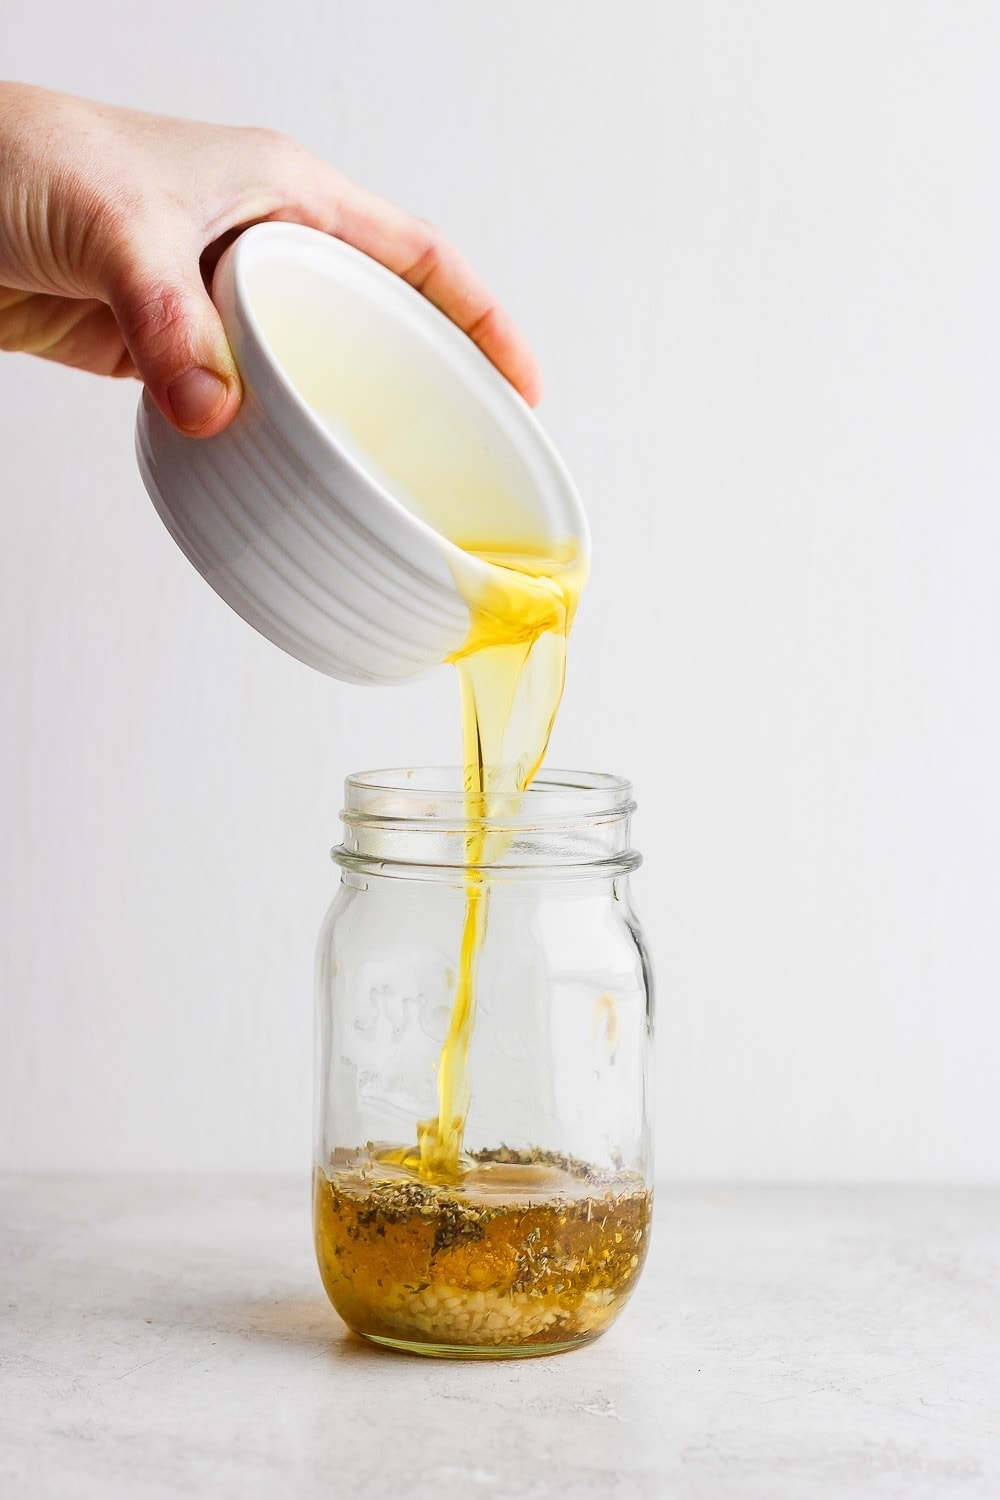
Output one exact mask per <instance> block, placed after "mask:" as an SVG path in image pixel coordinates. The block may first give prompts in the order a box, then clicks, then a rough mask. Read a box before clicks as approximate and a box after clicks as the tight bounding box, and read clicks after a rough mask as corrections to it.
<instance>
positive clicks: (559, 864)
mask: <svg viewBox="0 0 1000 1500" xmlns="http://www.w3.org/2000/svg"><path fill="white" fill-rule="evenodd" d="M344 791H345V797H344V808H343V811H342V813H341V818H342V820H343V824H344V841H343V843H342V844H340V845H339V846H338V847H337V848H336V849H334V850H333V851H332V853H333V858H334V859H335V860H336V862H337V863H338V864H339V865H341V866H342V867H343V868H345V869H350V870H356V871H359V872H361V873H365V874H382V875H397V876H405V877H409V878H414V877H415V878H423V879H435V878H440V879H447V880H454V879H455V878H456V877H460V876H462V875H468V874H469V873H470V871H475V872H480V873H481V874H482V875H483V876H489V877H490V878H491V879H499V880H503V879H517V878H523V877H524V876H526V875H530V876H531V877H532V878H536V877H544V876H548V875H551V876H555V877H558V878H560V879H567V878H574V877H590V878H594V877H596V876H616V875H624V874H627V873H628V871H630V870H634V869H635V868H636V867H637V865H638V864H639V863H640V857H639V855H638V854H636V852H635V851H634V850H633V849H632V848H631V847H630V842H629V840H630V822H631V815H632V812H633V811H634V809H635V803H634V802H633V800H632V787H631V784H630V783H629V782H628V781H624V780H622V779H621V778H620V777H617V776H605V775H599V774H596V773H591V772H575V771H549V770H545V771H543V772H542V773H541V774H540V775H539V776H538V777H536V779H535V780H534V781H533V782H532V784H531V786H530V787H529V788H528V789H527V791H525V792H520V793H516V794H510V793H487V794H486V795H478V794H470V793H467V792H466V791H465V789H464V786H463V779H462V772H461V770H459V769H457V768H452V767H448V768H443V769H442V768H438V769H414V770H393V771H368V772H363V773H360V774H358V775H355V776H349V777H348V778H347V781H346V782H345V788H344Z"/></svg>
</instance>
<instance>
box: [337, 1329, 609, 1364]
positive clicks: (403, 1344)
mask: <svg viewBox="0 0 1000 1500" xmlns="http://www.w3.org/2000/svg"><path fill="white" fill-rule="evenodd" d="M600 1336H601V1335H600V1332H597V1333H593V1334H590V1335H589V1336H587V1337H584V1338H576V1339H567V1340H566V1341H565V1342H564V1343H561V1344H508V1345H502V1346H498V1345H496V1344H490V1345H483V1344H424V1343H417V1341H416V1340H412V1341H411V1340H409V1339H394V1338H387V1337H385V1335H383V1334H378V1333H361V1334H359V1335H358V1337H359V1338H363V1339H364V1340H365V1342H366V1343H368V1344H378V1345H381V1347H382V1348H383V1349H394V1350H395V1351H396V1352H397V1354H422V1355H424V1356H425V1358H427V1359H538V1358H540V1357H541V1356H543V1355H546V1354H568V1353H569V1352H570V1351H571V1350H572V1349H584V1348H586V1346H587V1345H588V1344H592V1343H593V1342H594V1340H595V1339H598V1338H600Z"/></svg>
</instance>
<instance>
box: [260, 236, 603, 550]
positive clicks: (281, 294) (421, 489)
mask: <svg viewBox="0 0 1000 1500" xmlns="http://www.w3.org/2000/svg"><path fill="white" fill-rule="evenodd" d="M233 272H234V277H235V286H236V292H237V297H238V299H239V302H240V304H241V311H242V313H243V316H244V318H245V319H246V320H247V322H248V323H249V325H250V329H251V332H252V334H253V335H254V336H255V337H256V339H257V341H258V343H259V344H260V345H262V347H263V350H264V352H266V353H267V354H269V356H270V357H271V358H272V359H273V360H274V361H276V363H277V364H278V366H279V367H280V369H281V371H282V373H283V374H284V376H285V377H286V379H287V380H288V382H289V383H290V384H291V385H292V387H293V388H294V389H295V391H296V392H297V394H298V395H299V397H300V398H301V399H302V400H303V401H304V402H306V404H307V405H308V406H309V407H310V408H311V410H312V411H313V412H314V413H315V414H316V416H318V418H319V419H320V421H321V422H322V424H323V425H324V427H325V428H326V429H327V431H328V432H329V434H330V435H331V437H332V438H333V440H334V442H335V443H336V444H337V445H338V447H340V448H341V449H342V450H344V451H345V452H346V453H347V454H348V455H349V456H350V457H351V458H352V460H353V461H354V463H355V464H356V465H357V466H358V467H359V468H360V469H361V470H362V471H363V472H364V473H365V474H367V475H368V476H369V477H370V478H371V479H372V480H373V482H374V486H378V487H380V488H381V489H382V490H384V491H386V492H387V493H388V495H389V496H391V497H392V498H393V499H394V500H395V501H396V502H397V503H398V504H399V505H401V506H402V507H403V508H404V509H405V510H406V511H408V512H409V513H410V514H412V515H414V516H416V517H417V518H418V519H419V520H421V521H423V522H424V523H426V524H427V525H429V526H430V527H432V528H433V529H434V530H435V531H436V532H437V533H438V534H439V535H441V536H444V537H447V538H448V539H449V540H450V541H452V542H454V543H455V544H456V545H457V546H459V547H461V548H463V549H470V550H489V551H507V550H523V551H537V552H541V553H548V552H551V551H553V550H556V549H562V548H563V547H565V546H566V545H567V544H570V545H572V544H575V546H576V550H577V551H578V552H579V551H583V552H586V551H587V550H588V533H587V524H586V519H585V516H584V513H583V509H582V506H581V504H580V500H579V497H578V495H577V493H576V490H575V488H574V486H573V483H572V480H571V479H570V477H569V475H568V473H567V471H566V469H565V467H564V465H563V464H562V461H561V460H560V458H559V456H558V454H557V453H556V452H555V450H554V448H553V447H552V444H551V443H550V442H549V440H548V438H547V437H546V435H545V433H544V431H543V430H542V428H541V427H540V426H539V424H538V422H537V421H536V419H535V418H534V416H533V415H532V413H531V411H530V409H529V408H528V407H527V405H526V404H525V403H524V402H523V401H522V400H521V398H520V396H519V395H518V394H517V393H516V391H515V390H514V389H513V387H512V386H510V385H509V384H508V382H507V381H506V380H505V379H504V378H503V376H501V375H500V374H499V372H498V371H497V370H496V369H495V368H494V367H493V366H492V365H491V364H490V362H489V361H488V360H487V359H486V358H485V356H484V355H483V354H481V353H480V351H479V350H478V348H477V347H476V346H475V344H473V343H472V341H471V340H470V339H468V338H467V337H466V336H465V335H464V334H463V333H462V332H461V331H460V330H459V329H458V328H456V327H455V325H454V324H452V323H451V322H450V320H449V319H447V318H446V317H445V316H444V315H443V314H442V313H440V312H439V311H438V310H437V309H436V308H435V307H433V306H432V305H431V304H430V303H429V302H428V301H427V300H426V298H424V297H423V296H421V295H420V294H419V293H418V292H416V291H414V289H413V288H412V287H410V286H409V285H407V283H406V282H404V281H402V280H401V279H400V278H399V277H397V276H395V275H393V274H392V273H391V272H389V271H387V270H386V269H385V268H384V267H383V266H381V265H379V264H378V263H377V262H375V261H373V260H371V259H370V258H369V257H368V256H365V255H362V254H361V253H360V252H359V251H356V250H354V249H353V248H352V247H350V246H348V245H344V244H342V243H341V242H340V241H338V240H335V239H332V238H330V237H329V236H328V235H323V234H320V233H319V232H318V231H315V230H310V229H305V228H302V227H300V226H297V225H285V224H281V225H278V224H265V225H258V226H256V227H255V228H252V229H249V230H247V231H246V233H245V234H243V235H242V236H241V237H240V239H239V240H238V241H237V243H236V246H235V249H234V264H233ZM374 486H373V490H374ZM375 493H376V494H377V491H375Z"/></svg>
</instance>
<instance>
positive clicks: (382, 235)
mask: <svg viewBox="0 0 1000 1500" xmlns="http://www.w3.org/2000/svg"><path fill="white" fill-rule="evenodd" d="M284 144H285V146H286V148H287V149H286V152H285V161H284V163H283V177H282V180H283V182H284V183H285V185H286V186H285V193H286V200H285V201H284V202H283V203H282V205H281V206H280V207H278V208H276V209H274V210H272V211H271V213H270V214H269V215H268V217H270V218H276V219H294V220H296V221H297V222H299V223H303V224H308V225H311V226H312V227H313V228H316V229H323V230H326V231H327V232H328V233H330V234H334V235H336V236H337V238H338V239H342V240H345V241H346V242H347V243H348V244H350V245H353V246H354V247H355V248H356V249H358V250H363V251H364V252H365V254H366V255H370V256H372V258H373V259H374V260H378V261H380V262H381V263H382V265H384V266H387V267H388V269H389V270H390V271H394V272H395V273H396V274H397V275H398V276H402V277H403V278H404V279H405V280H406V281H408V282H409V283H410V285H411V286H414V287H416V289H417V291H419V292H422V293H423V295H424V296H425V297H427V298H428V300H429V301H431V302H433V303H434V305H435V306H436V307H439V308H440V309H441V311H442V312H443V313H445V314H446V315H447V316H448V317H449V318H451V320H452V322H454V323H457V325H458V327H459V328H461V329H462V330H463V332H465V333H467V334H468V335H469V337H470V338H471V339H473V340H474V342H475V343H476V344H478V345H479V347H480V349H481V350H482V351H483V353H484V354H485V355H486V357H487V359H489V360H491V361H492V363H493V364H495V365H496V366H497V368H498V369H499V370H500V372H501V373H502V374H503V375H505V376H506V377H507V379H508V380H509V381H510V382H511V384H512V385H513V386H515V387H516V388H517V390H519V391H520V393H521V395H522V396H523V397H524V398H525V400H526V401H528V402H529V403H530V404H531V405H532V406H534V405H535V404H536V403H537V402H538V401H539V399H540V398H541V394H542V377H541V371H540V370H539V367H538V362H537V360H536V359H535V356H534V354H533V353H532V352H531V349H530V347H529V345H528V343H527V341H526V340H525V338H524V337H523V335H522V334H521V333H520V332H519V330H518V328H517V326H516V325H515V323H514V321H513V319H512V318H511V317H510V316H509V315H508V314H507V313H506V312H505V311H504V310H503V308H502V307H501V306H500V304H499V302H498V301H497V299H496V298H495V297H494V296H493V294H492V292H490V291H489V289H488V288H487V287H486V286H485V284H484V283H483V282H482V281H481V280H480V278H479V277H478V276H477V275H476V273H475V272H474V271H473V269H472V267H471V266H470V265H469V264H468V262H467V261H466V260H465V259H464V258H463V257H462V256H461V255H460V254H459V253H458V251H457V250H456V249H455V247H454V246H453V245H452V244H450V243H449V241H448V240H446V239H445V238H444V237H443V236H442V235H440V234H439V233H438V232H437V230H435V229H434V228H433V227H432V226H431V225H430V224H425V223H424V222H423V221H422V220H420V219H417V218H414V216H413V215H412V214H409V213H407V212H406V211H405V210H404V209H401V208H397V207H396V206H395V204H392V203H389V202H388V201H387V200H386V199H384V198H379V197H378V196H377V195H376V194H375V193H369V192H368V191H367V190H366V189H364V188H362V187H359V186H358V185H357V183H354V182H351V181H350V180H349V179H348V178H346V177H343V176H341V174H340V173H339V172H337V171H335V170H334V169H333V168H332V167H330V166H328V165H327V164H326V163H325V162H323V161H320V160H319V159H318V158H317V157H314V156H311V155H310V154H309V153H308V152H306V151H303V150H302V149H301V148H299V147H296V146H295V145H293V143H291V142H286V143H284Z"/></svg>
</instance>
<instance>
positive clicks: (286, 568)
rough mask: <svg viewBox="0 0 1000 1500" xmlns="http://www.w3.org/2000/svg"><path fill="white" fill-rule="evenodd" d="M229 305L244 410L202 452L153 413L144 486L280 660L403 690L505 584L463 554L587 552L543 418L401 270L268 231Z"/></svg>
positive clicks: (142, 456)
mask: <svg viewBox="0 0 1000 1500" xmlns="http://www.w3.org/2000/svg"><path fill="white" fill-rule="evenodd" d="M212 295H213V297H214V299H215V302H216V305H217V306H218V308H219V311H220V314H221V316H222V321H223V324H224V325H225V329H226V333H227V335H228V337H229V342H230V344H231V346H232V349H233V354H234V356H235V358H236V363H237V366H238V368H239V371H240V375H241V377H242V380H243V385H244V399H243V404H242V407H241V409H240V411H239V413H238V415H237V416H236V418H235V419H234V421H233V422H232V423H231V424H230V426H229V427H227V428H226V430H225V431H224V432H222V433H220V434H219V435H218V436H217V437H213V438H205V439H196V438H186V437H182V436H181V435H180V434H179V433H178V432H176V431H175V430H174V428H172V427H171V426H170V424H169V423H168V422H167V421H165V419H164V418H163V417H162V416H161V414H160V412H159V411H158V410H157V408H156V407H155V405H154V404H153V402H152V401H151V400H150V399H149V397H148V395H146V394H145V393H144V394H143V397H142V399H141V401H140V405H139V414H138V420H137V428H136V451H137V456H138V460H139V468H140V471H141V473H142V477H143V480H144V482H145V485H146V488H147V490H148V491H149V493H150V495H151V496H152V499H153V503H154V504H155V506H156V508H157V510H158V512H159V514H160V516H161V518H162V520H163V522H164V524H165V525H166V527H167V529H168V531H169V532H170V534H171V535H172V536H173V538H174V540H175V541H176V542H177V544H178V545H179V546H180V548H181V549H182V551H183V552H184V553H185V554H186V555H187V557H188V558H189V559H190V560H191V562H193V563H194V565H195V567H196V568H197V569H198V571H199V572H200V573H201V574H202V576H203V577H204V578H205V579H207V581H208V582H209V583H210V584H211V585H212V587H213V588H214V589H215V591H216V593H218V594H220V595H221V596H222V598H223V599H225V601H226V603H227V604H230V605H231V606H232V608H233V609H235V610H236V611H237V613H238V614H240V615H242V617H243V618H244V619H245V620H247V621H249V623H250V624H251V625H253V626H255V627H256V629H257V630H259V631H260V632H261V633H262V634H263V635H265V636H267V637H268V639H269V640H271V641H273V642H274V643H275V644H276V645H278V646H281V647H282V648H283V649H284V650H285V651H288V652H290V653H291V654H292V655H293V656H296V657H298V658H299V660H300V661H304V662H306V663H308V664H309V665H310V666H313V667H317V668H318V669H319V670H320V671H321V672H326V673H329V674H330V675H331V676H333V677H340V678H344V679H346V680H347V681H351V682H401V681H404V680H406V679H407V678H410V677H414V676H417V675H418V674H419V673H421V672H423V671H425V670H427V669H428V668H430V667H432V666H434V665H435V664H436V663H438V662H441V661H443V660H444V659H445V658H446V657H448V656H449V655H450V654H451V653H452V652H454V651H455V650H457V649H458V647H459V646H460V645H461V644H462V642H463V640H464V639H465V636H466V633H467V630H468V625H469V615H468V609H467V607H466V604H465V603H464V601H463V598H462V595H461V594H460V593H459V590H458V588H457V587H456V583H455V577H456V574H457V575H458V576H459V577H465V578H467V579H469V578H471V579H472V580H473V583H474V582H475V578H476V574H477V570H478V571H479V572H483V571H484V570H485V567H486V565H485V564H483V563H481V562H480V561H479V560H478V559H475V558H471V557H469V555H468V553H466V552H465V551H464V550H462V548H460V547H456V546H455V545H454V541H458V542H459V543H462V544H463V545H464V546H475V545H476V544H477V543H478V544H480V545H483V546H485V545H487V544H491V545H493V546H502V545H504V543H505V542H506V543H509V544H511V545H512V546H516V545H517V544H518V540H519V539H520V540H522V541H523V540H524V539H525V537H527V538H528V540H529V542H531V543H533V544H534V545H537V546H539V547H545V546H550V545H551V546H558V545H559V544H560V543H562V542H565V541H567V540H569V539H575V540H576V542H577V543H578V546H579V547H580V548H581V549H582V550H583V551H584V552H586V551H587V549H588V547H589V534H588V530H587V523H586V519H585V516H584V513H583V509H582V506H581V504H580V500H579V497H578V495H577V493H576V490H575V489H574V487H573V483H572V481H571V479H570V477H569V475H568V473H567V472H566V469H565V467H564V465H563V464H562V462H561V461H560V459H559V456H558V454H557V453H556V452H555V450H554V448H553V447H552V444H551V443H550V442H549V440H548V439H547V437H546V436H545V433H544V432H543V431H542V429H541V427H540V426H539V424H538V422H537V421H536V419H535V417H534V416H533V415H532V413H531V411H530V409H529V408H528V406H527V405H526V404H525V403H524V401H522V400H521V398H520V396H519V395H518V394H517V393H516V391H515V390H514V389H513V387H512V386H511V385H509V384H508V382H507V381H506V380H505V379H504V378H503V377H502V376H501V375H500V374H499V373H498V372H497V370H495V369H494V367H493V366H492V365H491V364H490V363H489V361H488V360H487V359H486V358H485V357H484V356H483V355H482V354H481V353H480V351H479V350H478V349H477V348H476V346H475V344H473V343H472V341H471V340H470V339H468V338H467V337H466V336H465V334H463V333H461V332H460V331H459V329H458V328H457V327H455V325H454V324H453V323H451V322H450V321H449V320H448V319H447V318H446V317H444V316H443V314H441V313H440V312H438V310H437V309H436V308H434V307H433V306H432V305H431V304H430V303H429V302H428V301H427V300H426V299H425V298H424V297H422V296H420V294H419V293H417V292H415V291H414V290H413V288H412V287H410V286H408V285H407V284H406V283H405V282H404V281H402V280H401V279H400V278H399V277H397V276H394V275H393V274H392V273H391V272H389V271H387V270H386V269H385V268H384V267H383V266H381V265H379V264H377V263H376V262H375V261H373V260H371V259H369V258H368V257H367V256H365V255H362V254H361V253H360V252H359V251H357V250H354V249H352V248H351V247H350V246H348V245H344V244H342V243H341V242H340V241H338V240H335V239H332V238H330V237H329V236H328V235H324V234H320V233H318V232H317V231H316V230H312V229H305V228H302V227H300V226H298V225H288V224H262V225H258V226H256V227H254V228H252V229H248V230H247V231H246V232H245V233H244V234H243V235H241V236H240V238H239V239H238V240H237V241H236V242H235V244H234V245H233V246H231V247H230V249H229V250H228V251H227V252H226V254H225V255H224V256H223V258H222V260H221V261H220V262H219V266H218V269H217V271H216V274H215V279H214V283H213V288H212ZM444 532H447V533H448V536H451V537H452V538H453V539H454V541H449V540H448V539H447V537H446V536H445V535H444V534H443V533H444Z"/></svg>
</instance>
